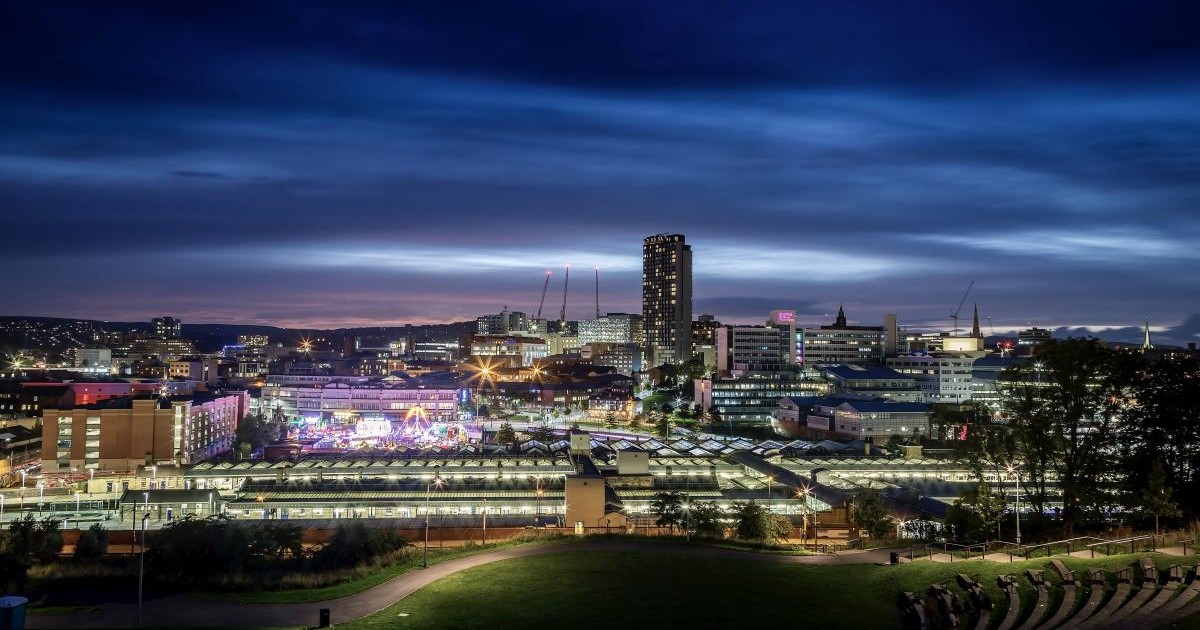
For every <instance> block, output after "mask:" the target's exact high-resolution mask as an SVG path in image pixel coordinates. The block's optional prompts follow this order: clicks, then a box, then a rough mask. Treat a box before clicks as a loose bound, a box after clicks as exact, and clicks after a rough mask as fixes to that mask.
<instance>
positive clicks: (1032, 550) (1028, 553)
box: [1022, 536, 1108, 560]
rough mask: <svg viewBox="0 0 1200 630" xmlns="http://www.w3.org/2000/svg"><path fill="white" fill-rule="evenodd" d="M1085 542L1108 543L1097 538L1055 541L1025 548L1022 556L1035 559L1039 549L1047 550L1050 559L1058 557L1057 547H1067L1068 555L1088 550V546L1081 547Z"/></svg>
mask: <svg viewBox="0 0 1200 630" xmlns="http://www.w3.org/2000/svg"><path fill="white" fill-rule="evenodd" d="M1085 540H1094V541H1097V542H1100V543H1104V542H1108V541H1106V540H1104V539H1103V538H1097V537H1095V536H1076V537H1075V538H1067V539H1065V540H1055V541H1053V542H1048V543H1041V544H1039V545H1030V546H1027V547H1024V548H1023V553H1022V555H1023V556H1024V557H1025V559H1026V560H1028V559H1030V558H1032V557H1034V556H1035V555H1036V554H1037V551H1038V550H1039V549H1045V551H1046V554H1045V557H1047V558H1048V557H1050V556H1053V555H1056V554H1055V551H1054V549H1055V548H1056V547H1060V546H1063V545H1065V546H1066V548H1067V553H1068V554H1070V553H1073V552H1075V551H1083V550H1084V549H1086V548H1087V545H1081V544H1078V543H1080V541H1085Z"/></svg>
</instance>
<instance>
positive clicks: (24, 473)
mask: <svg viewBox="0 0 1200 630" xmlns="http://www.w3.org/2000/svg"><path fill="white" fill-rule="evenodd" d="M26 474H28V471H25V470H22V471H21V489H22V490H24V489H25V475H26Z"/></svg>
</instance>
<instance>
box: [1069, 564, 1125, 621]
mask: <svg viewBox="0 0 1200 630" xmlns="http://www.w3.org/2000/svg"><path fill="white" fill-rule="evenodd" d="M1129 576H1130V571H1129V569H1128V568H1125V569H1119V570H1118V571H1117V589H1116V590H1115V591H1113V594H1112V597H1110V598H1109V599H1108V601H1107V602H1105V603H1104V605H1103V606H1102V607H1101V608H1100V609H1099V610H1097V611H1095V612H1094V613H1092V615H1091V616H1089V617H1086V618H1085V617H1084V616H1083V615H1082V614H1079V615H1075V616H1074V617H1072V618H1070V619H1068V620H1067V623H1065V624H1063V626H1062V627H1063V628H1089V627H1098V626H1103V627H1108V622H1109V620H1110V619H1112V617H1113V615H1114V614H1116V612H1117V611H1118V610H1119V609H1120V608H1121V606H1122V605H1123V604H1124V603H1125V602H1126V601H1127V600H1128V599H1129V593H1130V591H1131V590H1132V589H1133V587H1132V586H1131V585H1130V583H1129ZM1080 612H1081V613H1082V612H1083V611H1080Z"/></svg>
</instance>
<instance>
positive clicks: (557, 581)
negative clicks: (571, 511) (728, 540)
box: [335, 550, 1200, 630]
mask: <svg viewBox="0 0 1200 630" xmlns="http://www.w3.org/2000/svg"><path fill="white" fill-rule="evenodd" d="M1138 557H1140V556H1132V555H1131V556H1115V557H1109V558H1103V559H1097V560H1075V559H1069V560H1066V561H1065V562H1066V563H1067V564H1068V565H1070V566H1072V567H1073V568H1076V569H1079V570H1082V569H1084V567H1087V566H1103V567H1108V568H1115V567H1117V566H1130V565H1132V564H1134V563H1135V562H1136V561H1137V558H1138ZM1158 560H1159V564H1160V566H1163V567H1165V566H1168V565H1170V564H1174V563H1175V562H1179V561H1180V559H1179V558H1170V557H1162V556H1160V557H1158ZM1189 561H1190V562H1192V563H1193V565H1194V563H1195V562H1196V558H1195V557H1192V558H1190V559H1189ZM1046 565H1047V562H1046V561H1045V560H1040V559H1039V560H1034V561H1029V562H1017V563H1012V564H1008V563H992V562H982V561H970V562H956V563H954V564H940V563H939V564H935V563H932V562H915V563H911V564H904V565H901V566H898V567H890V566H876V565H795V564H789V565H781V564H773V563H769V562H761V561H755V560H754V559H753V558H746V559H740V558H727V557H707V556H699V555H695V554H688V553H687V552H676V551H670V552H657V551H646V552H641V551H623V550H622V551H616V550H614V551H580V552H571V553H562V554H547V555H541V556H532V557H527V558H519V559H514V560H506V561H503V562H497V563H493V564H489V565H484V566H481V567H476V568H473V569H470V570H467V571H464V572H462V573H458V574H456V575H453V576H451V577H448V578H445V579H443V580H440V581H438V582H435V583H434V584H431V585H430V586H428V587H425V588H423V589H421V590H419V591H417V592H416V593H414V594H412V595H411V596H409V597H408V598H406V599H404V600H403V601H401V602H399V603H397V604H394V605H392V606H391V607H389V608H387V609H386V610H383V611H381V612H379V613H377V614H375V615H372V616H370V617H366V618H364V619H361V620H358V621H348V622H339V623H338V624H337V626H338V627H339V628H346V629H363V628H405V629H407V628H411V629H414V630H415V629H435V628H437V629H440V628H507V627H550V626H553V627H561V628H572V629H573V630H579V629H586V628H597V629H601V628H602V629H604V630H611V629H612V628H614V627H616V628H621V627H651V628H655V630H667V629H671V628H686V629H688V630H695V629H697V628H724V627H728V628H737V627H748V628H752V627H763V628H776V627H789V628H795V627H809V628H898V627H900V622H901V617H900V614H899V612H898V611H897V609H896V607H895V600H896V597H897V595H898V594H899V593H900V591H903V590H912V591H918V592H923V591H924V590H925V589H926V588H928V586H929V584H931V583H934V582H952V581H953V579H954V576H955V574H957V573H959V572H963V573H966V574H968V575H971V576H973V577H975V578H976V579H978V580H979V581H980V582H982V583H983V584H984V585H985V587H987V589H988V591H989V595H990V596H991V597H992V598H993V600H994V601H1003V600H1002V599H1001V593H1000V591H999V589H998V588H997V587H996V586H995V576H996V575H997V574H999V573H1014V574H1018V575H1019V574H1021V573H1022V572H1023V571H1024V570H1025V568H1029V567H1033V568H1045V567H1046ZM1022 582H1023V585H1022V589H1023V590H1022V593H1021V595H1022V597H1021V599H1022V603H1023V604H1025V606H1026V607H1028V608H1032V605H1033V601H1034V599H1035V596H1034V593H1033V590H1032V589H1030V588H1028V586H1027V581H1025V580H1022ZM999 608H1001V609H1002V608H1003V606H1000V607H999ZM1028 608H1027V610H1026V613H1025V614H1026V615H1027V614H1028ZM1002 612H1003V611H1002V610H997V612H996V614H997V616H999V615H1000V614H1002ZM335 614H336V611H335ZM1188 622H1189V623H1185V624H1183V625H1182V626H1179V627H1186V628H1200V619H1197V618H1196V617H1195V616H1193V618H1192V619H1189V620H1188Z"/></svg>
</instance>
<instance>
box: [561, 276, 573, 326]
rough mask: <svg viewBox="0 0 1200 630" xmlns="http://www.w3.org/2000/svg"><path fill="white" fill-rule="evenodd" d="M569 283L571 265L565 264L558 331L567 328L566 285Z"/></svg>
mask: <svg viewBox="0 0 1200 630" xmlns="http://www.w3.org/2000/svg"><path fill="white" fill-rule="evenodd" d="M570 284H571V265H567V274H566V275H565V276H563V303H562V310H560V311H559V312H558V330H559V332H562V331H565V330H566V329H567V286H568V285H570Z"/></svg>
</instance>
